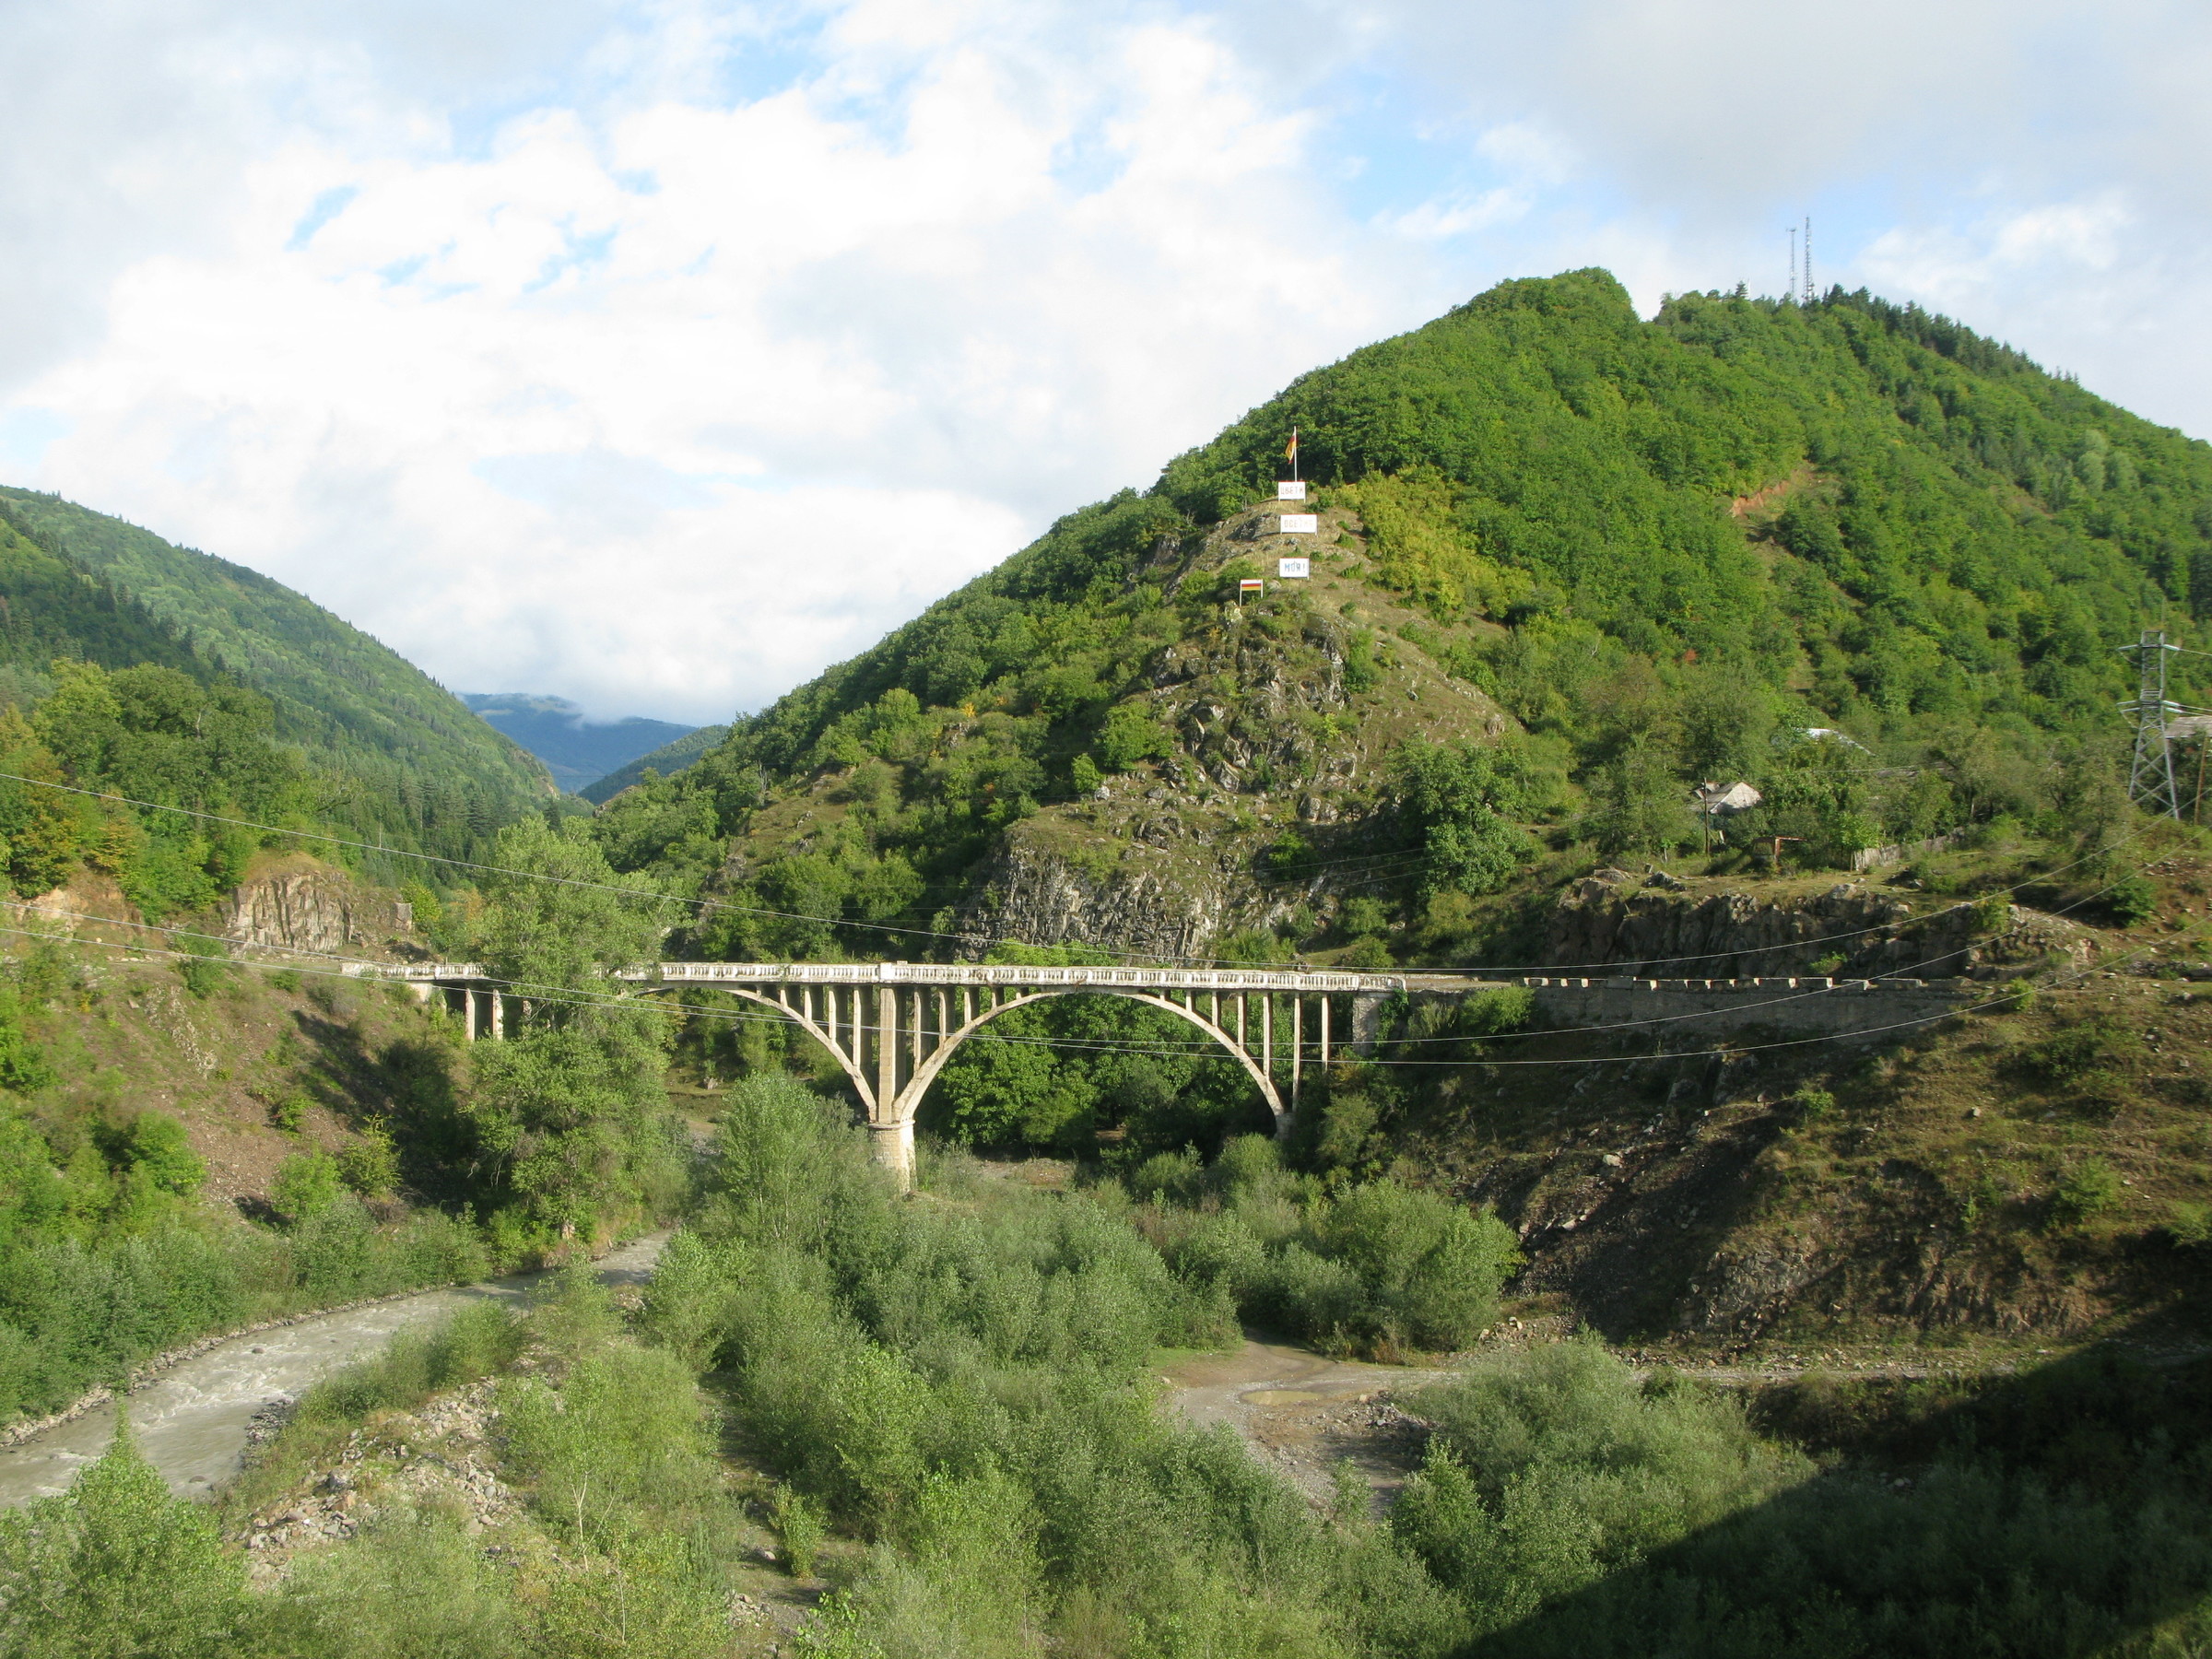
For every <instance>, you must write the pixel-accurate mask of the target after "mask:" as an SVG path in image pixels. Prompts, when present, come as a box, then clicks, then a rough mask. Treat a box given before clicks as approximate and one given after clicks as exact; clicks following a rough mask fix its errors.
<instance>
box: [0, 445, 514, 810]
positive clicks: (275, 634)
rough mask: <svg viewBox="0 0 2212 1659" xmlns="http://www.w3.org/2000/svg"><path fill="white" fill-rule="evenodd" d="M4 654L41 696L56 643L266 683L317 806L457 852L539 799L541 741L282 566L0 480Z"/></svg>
mask: <svg viewBox="0 0 2212 1659" xmlns="http://www.w3.org/2000/svg"><path fill="white" fill-rule="evenodd" d="M0 606H5V609H0V666H4V667H5V669H6V671H8V672H9V673H11V674H12V675H13V676H14V677H15V684H16V686H17V688H18V700H35V698H36V697H37V695H38V694H39V692H40V690H41V688H42V687H43V685H44V684H45V683H46V680H47V677H49V676H50V674H51V667H52V664H53V660H54V659H55V658H56V657H65V658H76V659H80V660H82V661H85V662H88V663H93V664H97V665H101V666H103V667H109V668H123V667H129V666H132V665H149V664H150V665H160V666H165V667H170V668H174V669H177V670H179V671H181V672H183V673H185V674H187V675H190V676H191V677H194V679H196V680H199V681H201V682H202V683H211V682H213V681H214V680H216V679H218V678H227V679H229V680H232V681H235V682H236V683H237V684H238V685H240V686H241V687H243V688H249V689H251V690H253V691H257V692H260V693H262V694H263V695H265V697H266V698H267V699H268V700H269V703H270V704H271V706H272V709H273V715H274V727H273V735H274V736H275V738H276V740H277V742H278V743H280V744H282V745H285V746H288V747H292V748H294V749H296V750H297V751H298V752H299V754H300V758H301V759H303V760H304V761H305V762H306V763H307V765H308V767H309V768H310V769H311V770H312V771H313V772H314V773H315V774H316V779H317V787H316V794H317V803H316V805H317V813H318V816H319V818H322V819H324V820H325V821H328V822H332V823H336V824H341V825H343V826H345V827H346V828H347V830H348V831H350V832H358V833H359V834H360V835H361V836H362V838H363V839H367V840H381V841H386V842H388V843H389V844H392V845H394V846H399V847H406V848H417V849H421V850H427V851H432V852H438V853H448V854H451V853H458V852H461V851H463V850H464V849H465V848H469V847H473V846H477V845H478V844H480V843H481V842H482V841H484V839H485V838H486V837H487V836H488V835H489V834H490V833H491V832H492V831H493V830H496V829H497V828H498V827H499V826H500V825H501V824H503V823H508V822H511V821H512V820H513V819H514V818H517V817H519V816H521V815H522V814H524V813H525V812H528V811H530V810H532V809H534V808H535V806H538V805H539V804H541V803H542V802H543V801H544V800H545V799H546V797H547V795H548V794H551V793H552V788H553V786H552V783H551V780H550V779H549V778H548V777H547V773H546V771H545V770H544V768H543V767H542V766H540V765H539V764H538V762H537V761H536V760H535V759H533V758H532V757H531V756H530V755H528V754H527V753H525V752H524V750H523V749H521V748H520V747H517V746H516V745H515V744H513V743H512V742H511V741H509V740H508V739H507V738H506V737H504V736H502V735H500V734H499V733H498V732H495V731H493V730H492V729H491V728H490V727H488V726H487V725H486V724H484V722H482V721H481V720H478V719H477V717H476V716H475V715H474V714H472V713H470V712H469V711H468V709H467V708H466V707H465V706H464V705H463V704H462V702H461V701H460V700H459V699H457V698H455V697H454V696H453V695H452V694H451V693H450V692H448V691H446V690H445V689H444V688H441V687H440V686H439V685H438V684H437V683H436V682H435V681H433V680H431V679H430V678H429V676H427V675H425V674H424V673H423V672H422V671H421V670H420V669H418V668H417V667H415V666H414V665H412V664H410V663H408V662H407V661H406V659H405V658H403V657H401V656H400V655H398V653H395V652H393V651H391V650H389V649H387V648H386V647H384V646H382V645H381V644H379V643H378V642H377V641H374V640H372V639H371V638H370V637H369V636H368V635H367V634H364V633H362V632H361V631H360V630H359V629H356V628H353V627H351V626H349V625H347V623H345V622H343V621H341V620H340V619H339V618H336V617H334V616H332V615H331V614H330V613H329V612H328V611H325V610H324V609H323V608H322V607H321V606H317V605H315V604H313V603H312V601H310V600H308V599H306V598H305V597H303V596H302V595H300V594H296V593H294V592H293V591H292V590H291V589H289V588H288V587H286V586H284V585H283V584H282V583H281V582H274V581H271V580H270V579H269V578H268V577H266V576H263V575H261V574H259V573H258V572H255V571H249V570H246V569H245V568H243V567H242V566H240V565H234V564H231V563H229V561H227V560H225V559H217V558H213V557H211V556H210V555H207V554H205V553H198V552H194V551H192V550H191V549H189V548H184V547H174V546H172V545H171V544H170V543H168V542H166V541H163V540H162V539H161V538H160V537H159V536H158V535H153V534H152V533H151V532H149V531H146V530H141V529H139V528H138V527H137V526H135V525H133V524H124V522H123V521H121V520H119V519H113V518H109V517H107V516H105V515H104V514H101V513H98V512H91V511H89V510H88V509H86V508H83V507H79V506H76V505H75V504H74V503H72V502H69V501H65V500H61V499H60V498H59V497H57V496H50V495H41V494H38V493H36V492H34V491H30V490H24V489H12V488H0Z"/></svg>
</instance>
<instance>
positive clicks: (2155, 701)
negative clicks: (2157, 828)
mask: <svg viewBox="0 0 2212 1659" xmlns="http://www.w3.org/2000/svg"><path fill="white" fill-rule="evenodd" d="M2180 649H2181V647H2180V646H2178V645H2169V644H2168V643H2167V642H2166V630H2165V629H2162V628H2158V629H2153V628H2147V629H2144V630H2143V637H2142V638H2141V639H2140V640H2138V641H2136V643H2135V644H2133V645H2123V646H2121V647H2120V653H2121V654H2122V655H2123V656H2125V655H2127V654H2129V653H2134V654H2135V658H2136V700H2135V701H2133V702H2124V703H2122V704H2121V705H2120V712H2122V713H2123V714H2133V715H2134V716H2135V717H2136V758H2135V762H2134V764H2133V765H2132V766H2130V767H2129V768H2128V772H2127V798H2128V799H2129V800H2131V801H2133V802H2135V804H2136V806H2139V807H2141V808H2142V809H2143V810H2144V811H2145V812H2151V813H2156V814H2158V815H2159V817H2161V818H2180V817H2181V816H2182V803H2181V795H2180V793H2179V792H2178V791H2177V790H2176V789H2175V788H2174V786H2173V747H2172V742H2171V739H2170V738H2169V737H2168V735H2167V734H2166V716H2167V715H2169V714H2171V713H2175V712H2179V705H2178V704H2175V703H2170V702H2168V701H2167V700H2166V656H2167V653H2169V652H2173V651H2179V650H2180Z"/></svg>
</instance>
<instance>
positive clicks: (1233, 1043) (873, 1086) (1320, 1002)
mask: <svg viewBox="0 0 2212 1659" xmlns="http://www.w3.org/2000/svg"><path fill="white" fill-rule="evenodd" d="M378 975H379V977H382V978H390V979H395V980H400V981H403V982H407V983H411V984H414V985H416V986H418V992H417V994H418V995H419V996H421V997H422V998H423V999H424V1000H426V1001H427V1000H429V997H430V996H431V995H432V994H440V995H442V996H443V997H444V998H445V999H446V1001H447V1003H448V1005H449V1006H452V1007H453V1009H454V1011H455V1012H456V1013H457V1014H458V1015H459V1016H460V1017H461V1018H462V1020H463V1022H464V1028H465V1030H466V1032H467V1035H468V1036H469V1037H470V1038H471V1039H474V1038H475V1037H477V1036H478V1035H479V1034H481V1035H485V1036H491V1037H498V1036H500V1035H501V1034H502V1033H503V1031H504V1030H505V1027H506V1024H507V1018H506V1013H507V1006H508V1005H510V1004H511V1003H512V1002H514V1001H515V1000H517V999H515V998H514V997H512V995H511V994H508V993H506V992H505V991H504V990H503V989H502V988H501V987H500V986H498V985H495V984H493V983H491V982H489V981H488V980H486V979H485V977H484V976H483V973H482V971H480V970H478V969H477V967H476V966H475V964H473V963H437V962H429V963H411V964H407V965H406V966H398V967H387V968H382V969H380V970H378ZM616 977H617V978H618V979H619V980H622V981H626V982H629V983H631V984H633V985H634V986H635V987H636V988H637V990H638V991H639V992H641V993H644V994H653V993H658V992H665V991H678V990H686V989H691V988H695V987H696V988H700V989H706V990H713V991H722V992H725V993H727V994H730V995H732V996H735V997H737V998H739V999H740V1000H742V1001H746V1002H753V1003H758V1004H759V1005H760V1006H763V1007H767V1008H772V1009H774V1010H775V1011H776V1013H778V1014H779V1015H781V1016H782V1017H783V1018H786V1019H789V1020H790V1021H791V1022H792V1023H793V1024H794V1025H796V1026H797V1027H798V1028H799V1029H800V1030H803V1031H805V1032H806V1034H807V1035H808V1036H809V1037H811V1038H813V1039H814V1040H815V1041H817V1042H818V1043H820V1044H821V1045H822V1047H824V1048H825V1049H827V1050H829V1051H830V1053H831V1054H832V1055H834V1056H835V1057H836V1059H837V1063H838V1064H839V1065H841V1066H842V1067H843V1068H844V1073H845V1076H846V1077H848V1078H849V1079H850V1080H851V1082H852V1084H853V1090H854V1092H855V1093H857V1094H858V1095H859V1097H860V1100H861V1103H862V1105H863V1106H864V1107H865V1110H866V1112H867V1124H868V1128H869V1130H870V1131H871V1132H872V1134H873V1136H874V1139H875V1145H876V1156H877V1159H878V1161H880V1162H882V1163H883V1164H885V1165H887V1166H888V1167H889V1168H891V1169H893V1170H896V1171H899V1172H900V1178H901V1179H911V1178H912V1172H913V1157H914V1116H915V1113H916V1112H918V1111H919V1110H920V1109H921V1105H922V1097H923V1096H924V1094H926V1093H927V1092H928V1090H929V1086H930V1084H931V1083H932V1082H934V1081H935V1079H936V1076H937V1074H938V1073H939V1072H940V1071H942V1070H943V1069H944V1066H945V1063H946V1062H947V1060H949V1059H951V1058H952V1056H953V1054H954V1053H955V1052H956V1051H958V1049H959V1046H960V1044H961V1043H963V1042H965V1041H968V1039H970V1038H971V1037H973V1036H974V1035H976V1034H977V1033H978V1032H979V1031H982V1030H983V1029H984V1028H985V1027H987V1026H988V1025H990V1023H991V1022H992V1021H993V1020H994V1019H996V1018H998V1017H999V1016H1000V1015H1002V1014H1005V1013H1007V1012H1009V1011H1010V1010H1012V1009H1015V1008H1019V1007H1026V1006H1029V1005H1030V1004H1031V1003H1035V1002H1041V1001H1043V1000H1044V999H1046V998H1047V997H1054V996H1082V995H1093V996H1095V995H1106V996H1121V997H1126V998H1128V999H1129V1000H1131V1001H1133V1002H1140V1003H1143V1004H1145V1005H1147V1006H1150V1007H1155V1008H1159V1009H1162V1010H1164V1011H1165V1012H1167V1013H1169V1014H1171V1015H1173V1016H1175V1017H1176V1018H1179V1019H1181V1020H1182V1021H1184V1022H1185V1023H1187V1024H1189V1025H1191V1026H1192V1027H1194V1028H1195V1029H1196V1030H1198V1031H1200V1032H1202V1033H1203V1034H1204V1035H1205V1036H1206V1037H1207V1038H1209V1039H1210V1040H1211V1041H1213V1042H1214V1043H1216V1044H1217V1045H1218V1046H1219V1047H1220V1048H1221V1049H1222V1050H1223V1051H1225V1052H1226V1053H1229V1054H1230V1056H1231V1057H1232V1058H1234V1059H1235V1060H1236V1061H1237V1062H1238V1063H1239V1065H1241V1066H1242V1067H1243V1069H1244V1072H1245V1074H1246V1075H1247V1076H1248V1077H1251V1079H1252V1081H1253V1085H1254V1086H1255V1087H1256V1088H1258V1089H1259V1091H1260V1098H1261V1099H1262V1100H1265V1101H1266V1103H1267V1110H1268V1112H1270V1113H1271V1114H1273V1116H1274V1119H1275V1124H1276V1133H1277V1135H1281V1134H1283V1133H1285V1132H1286V1131H1287V1130H1288V1128H1289V1126H1290V1122H1291V1119H1292V1117H1293V1115H1294V1114H1295V1113H1296V1112H1297V1111H1298V1105H1299V1097H1300V1092H1301V1086H1302V1083H1303V1080H1304V1077H1305V1074H1306V1072H1307V1070H1308V1069H1309V1068H1311V1067H1312V1066H1315V1065H1322V1066H1325V1065H1328V1064H1329V1060H1330V1057H1331V1054H1332V1053H1333V1052H1334V1050H1335V1048H1337V1047H1339V1046H1342V1044H1343V1043H1344V1041H1346V1040H1347V1039H1348V1040H1349V1041H1351V1042H1352V1043H1354V1044H1356V1045H1359V1046H1365V1045H1366V1044H1367V1043H1369V1042H1371V1041H1372V1040H1373V1037H1374V1035H1375V1029H1376V1026H1377V1024H1378V1023H1379V1021H1380V1019H1381V1016H1382V1005H1383V1003H1384V1002H1385V1001H1386V1000H1388V998H1389V997H1390V996H1392V995H1393V994H1395V993H1398V992H1401V991H1404V990H1406V988H1407V981H1406V979H1405V978H1403V977H1401V976H1398V975H1394V974H1380V973H1341V972H1330V971H1297V970H1287V969H1279V968H1122V967H1116V968H1025V967H1016V966H1010V965H1006V964H999V963H989V964H976V965H971V964H964V963H946V964H940V963H933V962H662V963H659V964H658V965H656V966H654V967H653V968H649V969H642V970H639V971H633V972H627V973H621V974H618V975H617V976H616Z"/></svg>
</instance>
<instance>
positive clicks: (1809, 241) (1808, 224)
mask: <svg viewBox="0 0 2212 1659" xmlns="http://www.w3.org/2000/svg"><path fill="white" fill-rule="evenodd" d="M1805 302H1806V304H1807V305H1810V304H1811V303H1812V302H1813V216H1812V215H1811V214H1809V213H1808V214H1806V216H1805Z"/></svg>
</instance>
